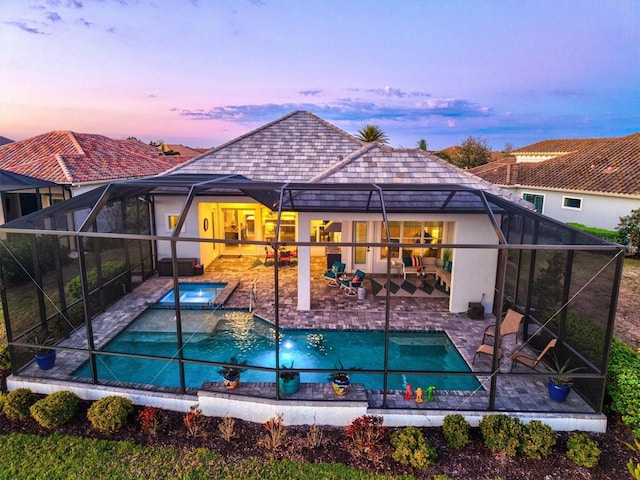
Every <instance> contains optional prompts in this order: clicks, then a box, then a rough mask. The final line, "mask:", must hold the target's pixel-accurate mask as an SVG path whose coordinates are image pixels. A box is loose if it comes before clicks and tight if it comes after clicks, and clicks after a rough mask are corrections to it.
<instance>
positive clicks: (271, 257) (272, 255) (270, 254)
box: [264, 247, 276, 265]
mask: <svg viewBox="0 0 640 480" xmlns="http://www.w3.org/2000/svg"><path fill="white" fill-rule="evenodd" d="M275 258H276V254H275V252H274V251H273V250H271V251H269V247H264V264H265V265H266V264H267V262H268V261H269V260H271V261H272V262H275Z"/></svg>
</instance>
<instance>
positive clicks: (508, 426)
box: [480, 414, 522, 457]
mask: <svg viewBox="0 0 640 480" xmlns="http://www.w3.org/2000/svg"><path fill="white" fill-rule="evenodd" d="M480 432H481V433H482V437H483V438H484V444H485V445H486V446H487V447H488V448H490V449H491V450H493V451H494V452H504V454H505V455H507V456H508V457H514V456H515V455H516V453H517V451H518V448H519V447H520V437H521V436H522V423H521V422H520V420H518V419H517V418H515V417H510V416H509V415H504V414H499V415H485V416H484V417H482V420H480Z"/></svg>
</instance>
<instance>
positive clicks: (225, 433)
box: [218, 415, 236, 442]
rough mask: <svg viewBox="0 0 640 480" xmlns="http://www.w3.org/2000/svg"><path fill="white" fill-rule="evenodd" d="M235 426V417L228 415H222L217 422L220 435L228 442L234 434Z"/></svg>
mask: <svg viewBox="0 0 640 480" xmlns="http://www.w3.org/2000/svg"><path fill="white" fill-rule="evenodd" d="M235 427H236V419H235V418H233V417H230V416H229V415H225V416H224V417H222V420H220V423H219V424H218V430H220V436H221V437H222V438H223V439H224V440H226V441H227V442H230V441H231V439H232V438H233V437H234V436H235V431H234V430H235Z"/></svg>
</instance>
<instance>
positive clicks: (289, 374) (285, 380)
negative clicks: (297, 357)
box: [278, 362, 300, 395]
mask: <svg viewBox="0 0 640 480" xmlns="http://www.w3.org/2000/svg"><path fill="white" fill-rule="evenodd" d="M292 369H293V362H291V366H290V367H287V366H286V365H281V366H280V375H279V378H278V388H280V392H281V393H282V394H283V395H292V394H294V393H296V392H297V391H298V389H299V388H300V372H294V371H293V370H292Z"/></svg>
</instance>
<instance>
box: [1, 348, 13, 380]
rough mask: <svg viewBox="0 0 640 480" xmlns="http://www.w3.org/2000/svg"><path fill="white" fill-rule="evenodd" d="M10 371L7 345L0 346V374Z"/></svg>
mask: <svg viewBox="0 0 640 480" xmlns="http://www.w3.org/2000/svg"><path fill="white" fill-rule="evenodd" d="M9 370H11V359H10V358H9V345H7V344H6V343H3V344H2V345H0V373H1V372H2V371H5V372H6V371H9Z"/></svg>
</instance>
